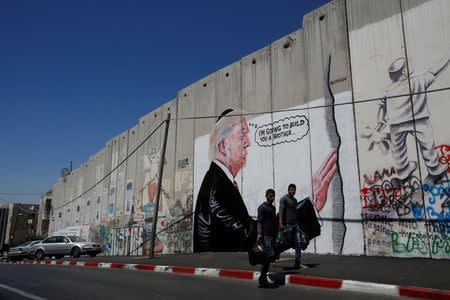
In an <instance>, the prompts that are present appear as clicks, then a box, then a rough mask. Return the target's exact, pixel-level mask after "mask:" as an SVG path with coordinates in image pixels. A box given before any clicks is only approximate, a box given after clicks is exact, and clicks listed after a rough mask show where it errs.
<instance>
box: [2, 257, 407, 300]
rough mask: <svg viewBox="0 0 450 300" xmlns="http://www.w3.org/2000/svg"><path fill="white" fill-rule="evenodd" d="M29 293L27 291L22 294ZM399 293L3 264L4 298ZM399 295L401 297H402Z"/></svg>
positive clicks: (328, 296) (352, 296)
mask: <svg viewBox="0 0 450 300" xmlns="http://www.w3.org/2000/svg"><path fill="white" fill-rule="evenodd" d="M11 288H14V289H17V290H20V291H21V292H22V293H28V294H26V295H25V296H23V295H20V294H18V293H20V292H19V291H17V290H14V291H12V290H11ZM296 297H302V298H303V299H366V300H367V299H390V298H392V299H394V297H386V296H380V295H370V294H362V293H354V292H344V291H336V290H332V289H323V288H313V287H305V286H281V287H279V288H277V289H272V290H268V289H259V288H257V282H255V281H245V280H235V279H224V278H222V279H219V278H208V277H202V276H192V275H175V274H164V273H156V272H143V271H132V270H114V269H98V268H92V269H90V268H79V267H62V266H47V265H8V264H2V265H0V299H1V300H3V299H5V300H9V299H34V300H41V299H125V298H126V299H215V300H216V299H227V300H229V299H271V300H273V299H274V298H278V299H293V298H296ZM397 299H399V298H397Z"/></svg>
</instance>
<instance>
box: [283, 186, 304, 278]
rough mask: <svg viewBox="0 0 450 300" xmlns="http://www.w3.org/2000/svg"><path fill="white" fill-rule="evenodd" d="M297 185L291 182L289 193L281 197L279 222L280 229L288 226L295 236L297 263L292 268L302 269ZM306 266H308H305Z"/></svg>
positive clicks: (292, 235)
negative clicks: (296, 196)
mask: <svg viewBox="0 0 450 300" xmlns="http://www.w3.org/2000/svg"><path fill="white" fill-rule="evenodd" d="M296 190H297V187H296V185H295V184H293V183H291V184H289V187H288V193H287V194H286V195H284V196H283V197H281V199H280V212H279V224H280V226H279V227H280V231H281V230H284V228H285V226H286V230H287V231H289V233H290V236H291V237H293V240H294V249H295V263H294V266H293V267H292V268H290V269H294V270H297V269H300V268H301V267H302V268H303V266H301V264H300V257H301V251H302V249H301V244H300V243H301V237H300V224H299V220H298V213H297V199H296V198H295V197H294V196H295V192H296ZM305 268H306V267H305Z"/></svg>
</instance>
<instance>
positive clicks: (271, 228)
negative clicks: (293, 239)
mask: <svg viewBox="0 0 450 300" xmlns="http://www.w3.org/2000/svg"><path fill="white" fill-rule="evenodd" d="M274 200H275V191H274V190H273V189H268V190H267V191H266V201H265V202H264V203H263V204H261V205H260V206H259V207H258V225H257V227H258V236H257V239H258V241H261V242H263V244H264V247H265V248H266V252H267V257H266V260H265V261H264V263H263V265H262V268H261V275H260V276H259V279H258V282H259V287H260V288H274V287H276V285H275V284H274V283H269V282H268V280H267V272H268V271H269V267H270V263H271V262H272V260H273V259H274V256H275V252H274V244H275V235H276V233H277V217H276V214H275V206H274V205H273V204H272V203H273V201H274Z"/></svg>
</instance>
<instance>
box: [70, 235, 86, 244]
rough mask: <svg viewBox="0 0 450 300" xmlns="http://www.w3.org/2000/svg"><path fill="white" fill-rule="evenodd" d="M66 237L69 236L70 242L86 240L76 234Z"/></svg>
mask: <svg viewBox="0 0 450 300" xmlns="http://www.w3.org/2000/svg"><path fill="white" fill-rule="evenodd" d="M68 238H69V239H70V240H71V241H72V242H77V243H80V242H86V240H85V239H82V238H80V237H78V236H69V237H68Z"/></svg>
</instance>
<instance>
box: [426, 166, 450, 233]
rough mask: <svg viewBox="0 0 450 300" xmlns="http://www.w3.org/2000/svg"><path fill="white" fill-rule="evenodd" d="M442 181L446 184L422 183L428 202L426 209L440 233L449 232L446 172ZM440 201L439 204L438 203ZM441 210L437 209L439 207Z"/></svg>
mask: <svg viewBox="0 0 450 300" xmlns="http://www.w3.org/2000/svg"><path fill="white" fill-rule="evenodd" d="M443 183H447V186H444V185H443V184H433V185H431V184H428V183H424V184H423V185H422V189H423V191H424V193H428V195H427V196H428V197H427V200H428V204H429V205H427V208H426V211H427V213H428V217H429V219H430V221H432V222H433V223H435V224H436V225H438V226H439V232H440V233H441V234H442V235H446V234H449V233H450V210H449V208H450V207H449V205H448V202H449V199H450V185H449V177H448V174H447V175H445V180H443ZM439 203H441V205H439ZM439 206H440V208H441V210H439V208H437V207H439Z"/></svg>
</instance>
